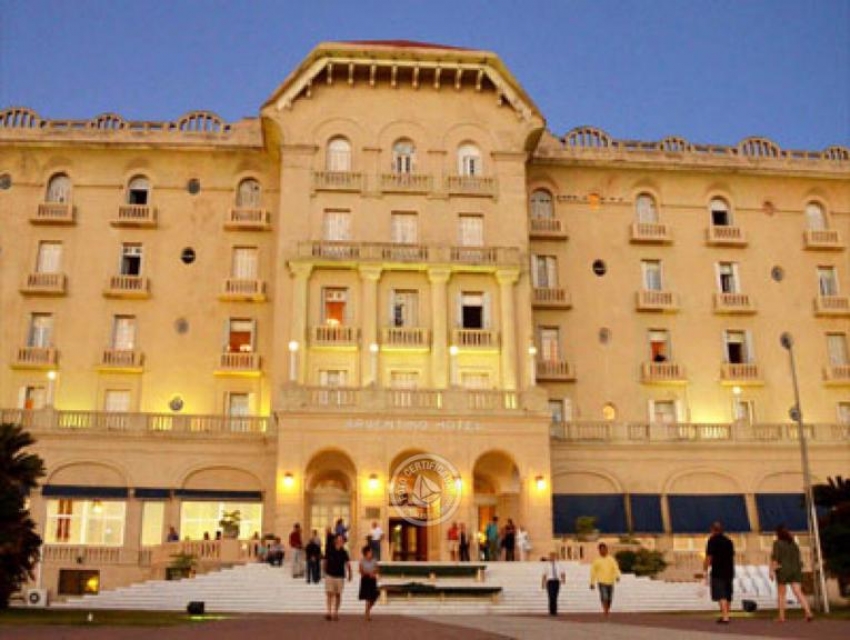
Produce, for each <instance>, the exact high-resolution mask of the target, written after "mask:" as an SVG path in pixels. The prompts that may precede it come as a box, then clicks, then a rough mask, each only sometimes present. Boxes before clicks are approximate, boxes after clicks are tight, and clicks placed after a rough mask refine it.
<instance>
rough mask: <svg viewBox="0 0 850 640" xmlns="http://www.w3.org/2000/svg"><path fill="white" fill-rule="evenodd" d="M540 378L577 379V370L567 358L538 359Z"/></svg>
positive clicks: (538, 376)
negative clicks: (574, 369)
mask: <svg viewBox="0 0 850 640" xmlns="http://www.w3.org/2000/svg"><path fill="white" fill-rule="evenodd" d="M535 367H536V373H537V379H538V380H575V377H576V375H575V372H574V371H573V368H572V367H571V366H570V363H569V362H567V361H566V360H538V361H537V362H536V363H535Z"/></svg>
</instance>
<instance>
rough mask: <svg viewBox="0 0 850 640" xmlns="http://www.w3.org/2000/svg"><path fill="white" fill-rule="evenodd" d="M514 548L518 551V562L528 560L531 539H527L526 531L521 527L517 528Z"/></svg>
mask: <svg viewBox="0 0 850 640" xmlns="http://www.w3.org/2000/svg"><path fill="white" fill-rule="evenodd" d="M516 546H517V548H518V549H519V559H520V562H525V561H526V560H528V552H529V551H531V539H530V538H529V537H528V531H527V530H526V529H525V528H524V527H523V526H522V525H519V527H517V532H516Z"/></svg>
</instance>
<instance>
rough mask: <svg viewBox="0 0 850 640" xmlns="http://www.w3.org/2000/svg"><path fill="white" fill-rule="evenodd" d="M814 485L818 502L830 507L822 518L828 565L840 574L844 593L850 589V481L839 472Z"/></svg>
mask: <svg viewBox="0 0 850 640" xmlns="http://www.w3.org/2000/svg"><path fill="white" fill-rule="evenodd" d="M812 489H813V491H814V497H815V504H817V505H818V506H819V507H825V508H826V509H828V511H827V512H826V514H825V515H824V516H823V517H822V518H820V536H821V546H822V547H823V556H824V565H825V567H826V570H827V571H828V572H829V573H830V574H831V575H833V576H835V577H836V578H838V584H839V586H840V588H841V591H842V594H847V593H850V481H848V480H845V479H844V478H842V477H841V476H836V477H835V478H827V482H826V484H818V485H815V486H814V487H812Z"/></svg>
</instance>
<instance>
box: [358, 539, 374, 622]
mask: <svg viewBox="0 0 850 640" xmlns="http://www.w3.org/2000/svg"><path fill="white" fill-rule="evenodd" d="M361 553H362V554H363V557H362V558H360V592H359V593H358V595H357V598H358V599H359V600H364V601H365V602H366V620H372V607H374V606H375V603H376V602H377V601H378V561H377V560H375V558H374V557H372V547H371V546H370V545H368V544H367V545H366V546H365V547H363V549H361Z"/></svg>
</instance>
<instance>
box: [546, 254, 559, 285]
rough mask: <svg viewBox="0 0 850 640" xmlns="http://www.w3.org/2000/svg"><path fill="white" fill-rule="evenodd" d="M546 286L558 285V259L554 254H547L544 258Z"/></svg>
mask: <svg viewBox="0 0 850 640" xmlns="http://www.w3.org/2000/svg"><path fill="white" fill-rule="evenodd" d="M546 286H547V287H557V286H558V259H557V258H555V257H554V256H549V257H548V258H547V259H546Z"/></svg>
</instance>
